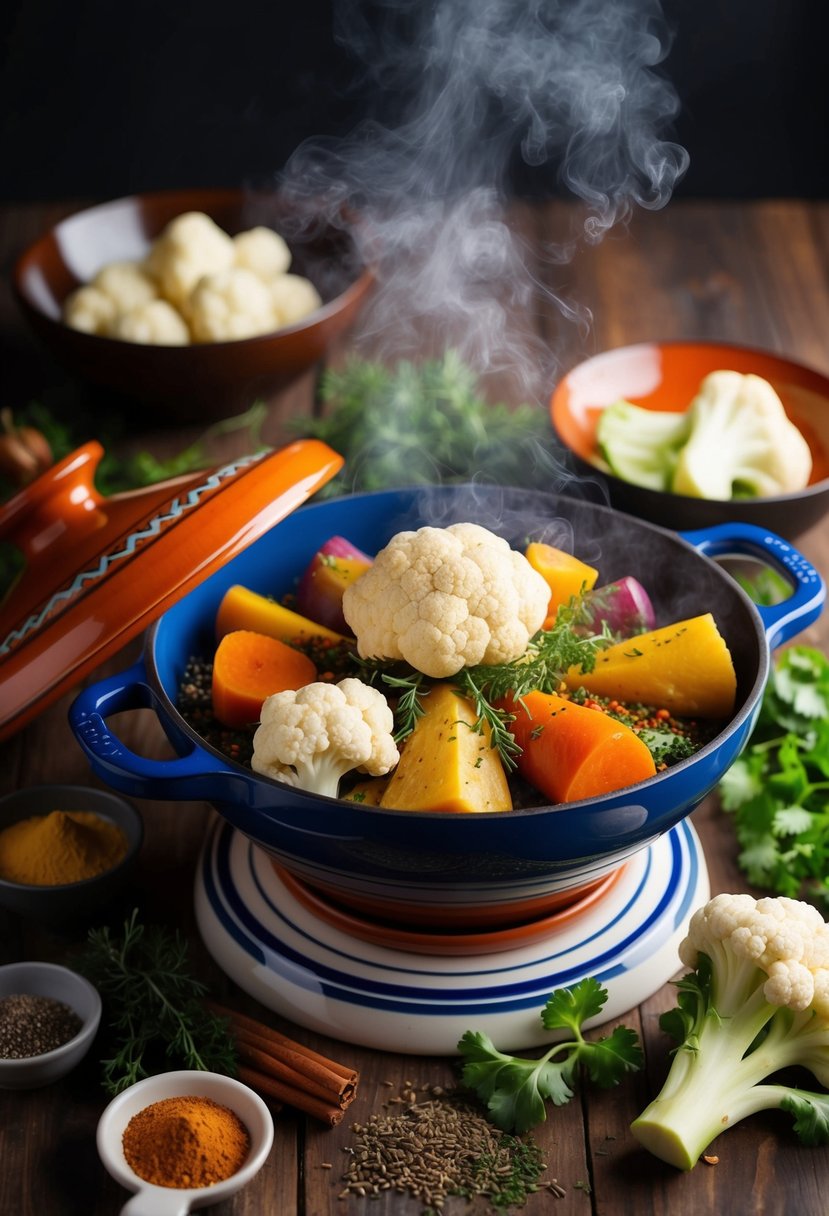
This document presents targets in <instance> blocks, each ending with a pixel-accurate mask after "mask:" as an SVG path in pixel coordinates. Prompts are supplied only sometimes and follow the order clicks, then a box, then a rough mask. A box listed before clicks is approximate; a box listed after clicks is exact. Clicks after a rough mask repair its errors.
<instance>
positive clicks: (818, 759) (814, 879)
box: [719, 646, 829, 906]
mask: <svg viewBox="0 0 829 1216" xmlns="http://www.w3.org/2000/svg"><path fill="white" fill-rule="evenodd" d="M719 791H720V800H721V803H722V806H723V808H724V809H725V810H726V811H727V812H728V813H730V814H731V815H733V817H734V825H735V831H736V834H737V840H738V842H739V844H740V849H741V851H740V854H739V858H738V861H739V864H740V867H741V869H742V870H743V873H744V874H745V875H746V877H747V878H748V880H749V882H751V883H753V884H755V885H756V886H758V887H763V888H766V889H767V890H770V891H773V892H774V893H775V894H778V895H786V896H789V897H791V898H793V899H798V898H800V899H803V898H805V899H811V900H813V901H815V902H817V903H822V904H824V905H827V906H829V873H827V871H829V659H827V657H826V655H825V654H823V652H822V651H819V650H817V649H815V648H813V647H809V646H792V647H790V648H789V649H788V650H785V651H784V652H783V653H782V655H781V656H780V658H779V659H778V661H777V662H776V664H775V665H774V667H773V669H772V672H771V675H770V677H769V681H768V684H767V686H766V690H765V693H764V695H763V701H762V705H761V708H760V713H759V715H758V719H757V724H756V726H755V728H754V731H753V733H752V735H751V738H750V740H749V745H748V747H747V748H746V750H745V751H744V752H743V754H742V756H740V757H739V759H737V760H736V761H735V762H734V764H733V765H732V766H731V768H730V769H729V770H728V772H727V773H726V774H725V776H724V777H723V778H722V780H721V782H720V787H719Z"/></svg>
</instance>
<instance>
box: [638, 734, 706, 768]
mask: <svg viewBox="0 0 829 1216" xmlns="http://www.w3.org/2000/svg"><path fill="white" fill-rule="evenodd" d="M637 733H638V735H639V738H640V739H641V740H642V742H643V743H644V744H645V746H646V747H647V749H648V751H649V752H650V754H651V755H652V756H653V762H654V764H676V763H678V761H680V760H686V759H687V758H688V756H693V755H694V753H695V752H696V751H697V750H698V748H699V744H698V743H695V742H694V740H693V739H690V738H688V736H687V735H678V734H677V733H676V731H672V730H651V729H649V728H645V729H643V730H640V731H638V732H637Z"/></svg>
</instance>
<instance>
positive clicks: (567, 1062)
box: [458, 976, 644, 1135]
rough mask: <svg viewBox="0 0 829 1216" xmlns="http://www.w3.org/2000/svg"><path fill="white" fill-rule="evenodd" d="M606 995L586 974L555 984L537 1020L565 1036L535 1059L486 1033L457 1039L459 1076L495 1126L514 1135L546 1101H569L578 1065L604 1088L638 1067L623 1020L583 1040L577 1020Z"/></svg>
mask: <svg viewBox="0 0 829 1216" xmlns="http://www.w3.org/2000/svg"><path fill="white" fill-rule="evenodd" d="M607 996H608V993H607V989H606V988H603V987H602V985H601V984H600V983H599V982H598V980H596V979H594V978H593V977H592V976H588V977H587V978H585V979H583V980H580V981H579V982H578V983H577V984H574V985H573V986H572V987H570V988H559V989H557V990H556V991H555V992H554V993H553V994H552V995H551V996H550V997H549V999H548V1001H547V1003H546V1005H545V1006H544V1008H543V1009H542V1010H541V1021H542V1022H543V1024H544V1026H545V1027H546V1029H547V1030H550V1031H555V1032H560V1031H564V1032H566V1033H567V1034H569V1037H568V1038H566V1039H564V1040H563V1041H559V1042H556V1043H554V1044H553V1046H552V1047H551V1048H550V1050H549V1051H548V1052H547V1053H546V1055H543V1056H541V1057H540V1058H539V1059H527V1058H525V1057H522V1056H512V1055H506V1054H504V1053H503V1052H501V1051H499V1050H498V1049H497V1048H496V1047H495V1045H494V1044H493V1042H492V1040H491V1039H490V1037H489V1036H488V1035H487V1034H484V1033H483V1032H481V1031H473V1030H467V1031H466V1033H465V1034H464V1035H463V1037H462V1038H461V1040H460V1042H459V1043H458V1050H459V1051H460V1053H461V1055H462V1056H463V1058H464V1060H465V1063H464V1065H463V1068H462V1072H461V1077H462V1080H463V1082H464V1084H465V1085H467V1086H468V1087H469V1088H470V1089H472V1090H474V1091H475V1093H476V1094H477V1095H478V1097H479V1098H480V1099H481V1100H482V1101H483V1102H484V1103H485V1104H486V1106H487V1108H488V1110H489V1112H490V1115H491V1117H492V1120H493V1122H494V1123H495V1125H496V1126H497V1127H500V1128H501V1129H502V1130H503V1131H508V1132H509V1131H515V1132H517V1133H518V1134H519V1135H520V1134H521V1133H523V1132H526V1131H529V1130H530V1128H532V1127H536V1126H537V1125H538V1124H539V1123H543V1122H544V1121H545V1119H546V1117H547V1111H546V1103H547V1101H548V1100H549V1101H552V1102H553V1103H554V1105H556V1106H563V1105H564V1104H565V1103H566V1102H569V1101H570V1099H571V1098H572V1096H573V1093H574V1086H575V1084H576V1080H577V1076H578V1073H579V1071H580V1069H582V1068H583V1069H584V1070H586V1072H587V1074H588V1076H589V1078H590V1080H591V1081H593V1082H594V1083H595V1084H597V1085H600V1086H603V1087H605V1088H609V1087H610V1086H612V1085H617V1084H618V1083H619V1082H620V1081H621V1080H622V1078H623V1077H624V1076H625V1075H626V1074H627V1073H629V1072H636V1071H637V1070H638V1069H640V1068H641V1067H642V1064H643V1062H644V1057H643V1054H642V1049H641V1047H640V1045H639V1038H638V1035H637V1034H636V1032H635V1031H634V1030H630V1029H629V1028H628V1027H627V1026H617V1027H616V1028H615V1030H613V1031H612V1032H611V1034H609V1035H606V1036H605V1037H603V1038H600V1039H592V1040H588V1039H586V1038H585V1037H584V1035H583V1033H582V1026H583V1024H584V1023H585V1022H586V1021H587V1020H588V1019H589V1018H592V1017H596V1016H597V1015H598V1014H599V1013H601V1011H602V1009H603V1008H604V1006H605V1003H606V1002H607Z"/></svg>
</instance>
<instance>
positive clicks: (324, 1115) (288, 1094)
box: [237, 1065, 345, 1127]
mask: <svg viewBox="0 0 829 1216" xmlns="http://www.w3.org/2000/svg"><path fill="white" fill-rule="evenodd" d="M237 1075H238V1077H239V1080H240V1081H243V1082H244V1083H245V1085H249V1086H250V1087H251V1089H255V1090H256V1091H257V1092H258V1093H261V1094H267V1095H268V1096H270V1097H273V1098H277V1099H278V1100H279V1101H280V1102H284V1103H286V1104H287V1105H288V1106H293V1107H295V1108H296V1109H297V1110H301V1111H303V1112H304V1113H305V1114H307V1115H313V1117H314V1118H315V1119H319V1120H320V1121H321V1122H322V1123H327V1124H328V1126H329V1127H336V1126H337V1124H338V1123H341V1122H342V1119H343V1115H344V1113H345V1112H344V1111H343V1110H342V1108H341V1107H339V1106H330V1105H326V1103H325V1102H323V1101H321V1099H319V1098H314V1097H312V1096H311V1095H310V1094H308V1093H305V1092H304V1091H303V1090H301V1089H296V1088H295V1087H294V1086H293V1085H286V1084H284V1082H282V1081H278V1080H277V1079H276V1077H272V1076H269V1075H268V1074H267V1073H263V1072H259V1071H258V1070H257V1069H255V1068H247V1067H245V1066H244V1065H242V1066H241V1067H240V1068H239V1069H237Z"/></svg>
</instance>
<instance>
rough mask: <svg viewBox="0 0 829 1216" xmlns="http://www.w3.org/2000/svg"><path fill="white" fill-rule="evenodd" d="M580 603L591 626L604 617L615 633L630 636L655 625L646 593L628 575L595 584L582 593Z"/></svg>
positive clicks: (596, 626)
mask: <svg viewBox="0 0 829 1216" xmlns="http://www.w3.org/2000/svg"><path fill="white" fill-rule="evenodd" d="M583 604H584V612H585V614H586V621H585V623H586V624H587V626H588V627H589V628H591V629H593V628H596V629H598V628H601V624H602V621H606V622H607V625H608V628H609V629H610V632H611V633H612V634H614V635H615V636H616V637H619V638H630V637H633V636H634V635H635V634H637V633H644V632H647V631H648V630H650V629H655V628H656V613H655V612H654V610H653V604H652V603H651V599H650V596H649V595H648V593H647V591H646V590H645V588H644V587H643V586H642V584H641V583H640V582H639V581H638V579H635V578H633V577H632V576H631V575H625V577H624V578H620V579H618V581H617V582H615V583H606V584H605V585H604V586H603V587H595V588H594V589H593V590H592V591H589V592H588V593H587V594H586V595H585V596H584V600H583Z"/></svg>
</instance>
